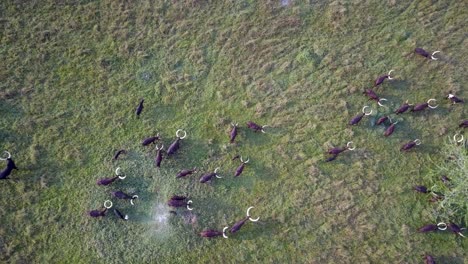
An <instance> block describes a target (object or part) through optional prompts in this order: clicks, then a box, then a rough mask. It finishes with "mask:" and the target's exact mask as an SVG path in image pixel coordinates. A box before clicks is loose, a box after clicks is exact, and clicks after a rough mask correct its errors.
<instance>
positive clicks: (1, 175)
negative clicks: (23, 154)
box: [0, 151, 18, 180]
mask: <svg viewBox="0 0 468 264" xmlns="http://www.w3.org/2000/svg"><path fill="white" fill-rule="evenodd" d="M4 153H6V154H7V155H8V157H7V158H0V160H6V162H7V166H6V168H5V169H3V170H2V171H0V180H7V179H9V178H8V176H10V174H11V172H12V171H13V170H18V167H16V164H15V162H14V161H13V159H12V158H11V154H10V152H8V151H4Z"/></svg>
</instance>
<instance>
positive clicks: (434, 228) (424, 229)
mask: <svg viewBox="0 0 468 264" xmlns="http://www.w3.org/2000/svg"><path fill="white" fill-rule="evenodd" d="M437 229H439V228H438V226H437V225H434V224H429V225H425V226H422V227H420V228H419V229H418V232H419V233H427V232H435V231H437Z"/></svg>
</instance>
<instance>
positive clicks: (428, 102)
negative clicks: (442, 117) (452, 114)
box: [427, 98, 439, 109]
mask: <svg viewBox="0 0 468 264" xmlns="http://www.w3.org/2000/svg"><path fill="white" fill-rule="evenodd" d="M432 101H434V102H437V100H436V99H434V98H432V99H429V100H427V104H428V106H429V107H430V108H432V109H435V108H437V106H439V105H436V106H432V105H431V102H432Z"/></svg>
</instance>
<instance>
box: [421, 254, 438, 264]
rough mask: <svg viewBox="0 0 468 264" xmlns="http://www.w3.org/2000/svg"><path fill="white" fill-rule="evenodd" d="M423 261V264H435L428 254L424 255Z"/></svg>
mask: <svg viewBox="0 0 468 264" xmlns="http://www.w3.org/2000/svg"><path fill="white" fill-rule="evenodd" d="M423 259H424V264H436V263H435V260H434V257H433V256H431V255H429V254H424V256H423Z"/></svg>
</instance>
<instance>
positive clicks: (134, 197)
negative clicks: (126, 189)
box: [130, 195, 138, 205]
mask: <svg viewBox="0 0 468 264" xmlns="http://www.w3.org/2000/svg"><path fill="white" fill-rule="evenodd" d="M137 198H138V195H133V196H132V199H131V200H130V203H131V204H132V205H135V204H134V203H133V199H137Z"/></svg>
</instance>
